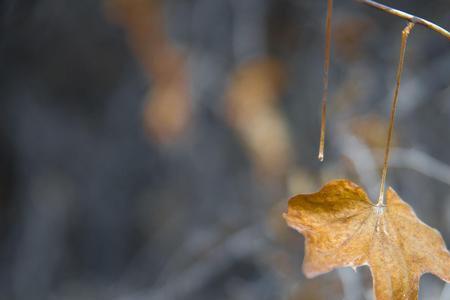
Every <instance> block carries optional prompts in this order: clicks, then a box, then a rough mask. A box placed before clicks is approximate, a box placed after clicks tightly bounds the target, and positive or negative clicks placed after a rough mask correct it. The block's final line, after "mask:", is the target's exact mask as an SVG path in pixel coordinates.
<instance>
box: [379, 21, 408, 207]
mask: <svg viewBox="0 0 450 300" xmlns="http://www.w3.org/2000/svg"><path fill="white" fill-rule="evenodd" d="M414 25H415V23H414V22H409V23H408V25H406V27H405V29H403V31H402V44H401V47H400V58H399V62H398V67H397V77H396V85H395V91H394V98H393V100H392V106H391V115H390V119H389V129H388V134H387V141H386V148H385V150H384V162H383V171H382V173H381V184H380V194H379V196H378V202H377V206H384V190H385V186H386V175H387V170H388V162H389V152H390V149H391V140H392V131H393V129H394V120H395V111H396V108H397V102H398V93H399V90H400V82H401V79H402V73H403V65H404V62H405V52H406V44H407V41H408V36H409V34H410V33H411V30H412V28H413V27H414Z"/></svg>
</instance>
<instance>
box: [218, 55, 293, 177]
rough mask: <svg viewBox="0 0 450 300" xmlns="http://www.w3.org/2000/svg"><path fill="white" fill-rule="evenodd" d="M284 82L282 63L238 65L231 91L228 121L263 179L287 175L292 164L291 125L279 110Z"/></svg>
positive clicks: (232, 78)
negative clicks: (278, 105)
mask: <svg viewBox="0 0 450 300" xmlns="http://www.w3.org/2000/svg"><path fill="white" fill-rule="evenodd" d="M284 82H285V77H284V74H283V68H282V66H281V64H280V63H279V62H278V61H275V60H272V59H268V58H265V59H259V60H253V61H249V62H246V63H244V64H241V65H240V66H238V68H237V69H236V70H235V72H234V73H233V74H232V77H231V82H230V85H229V87H228V90H227V120H228V122H229V124H230V125H231V126H232V127H233V128H234V129H235V130H236V131H237V133H238V135H239V137H240V138H241V140H242V143H243V144H244V146H245V148H246V149H247V152H248V155H249V157H250V159H251V160H252V161H253V164H254V167H255V169H256V171H257V173H258V174H259V175H261V176H262V177H268V178H277V177H280V176H282V175H285V174H286V171H287V168H288V166H289V164H290V162H291V155H292V146H291V140H290V136H289V132H288V126H287V124H286V121H285V118H284V116H283V115H282V113H281V112H280V110H279V109H278V108H277V102H278V100H279V96H280V93H281V90H282V87H283V84H284Z"/></svg>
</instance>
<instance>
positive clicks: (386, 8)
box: [357, 0, 450, 40]
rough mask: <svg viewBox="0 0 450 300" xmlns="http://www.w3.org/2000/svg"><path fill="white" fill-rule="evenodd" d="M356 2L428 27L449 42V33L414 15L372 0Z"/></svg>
mask: <svg viewBox="0 0 450 300" xmlns="http://www.w3.org/2000/svg"><path fill="white" fill-rule="evenodd" d="M357 1H358V2H361V3H363V4H366V5H369V6H371V7H374V8H377V9H380V10H382V11H385V12H387V13H390V14H392V15H395V16H397V17H400V18H402V19H405V20H407V21H409V22H411V23H414V24H420V25H423V26H425V27H428V28H429V29H431V30H434V31H436V32H437V33H439V34H441V35H443V36H445V37H446V38H447V39H449V40H450V32H449V31H447V30H445V29H444V28H442V27H441V26H438V25H436V24H434V23H433V22H430V21H428V20H425V19H423V18H420V17H417V16H415V15H412V14H409V13H406V12H403V11H401V10H398V9H395V8H392V7H389V6H386V5H384V4H381V3H378V2H375V1H372V0H357Z"/></svg>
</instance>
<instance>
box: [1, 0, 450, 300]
mask: <svg viewBox="0 0 450 300" xmlns="http://www.w3.org/2000/svg"><path fill="white" fill-rule="evenodd" d="M386 4H388V5H392V6H394V7H398V8H400V9H403V10H405V11H410V12H412V13H415V14H418V15H420V16H423V17H426V18H428V19H430V20H433V21H435V22H436V23H438V24H440V25H442V26H443V27H446V28H449V27H450V21H449V20H450V18H449V15H450V10H449V7H448V1H446V0H437V1H433V2H430V1H425V0H423V1H420V0H417V1H407V2H404V1H396V2H394V1H386ZM325 7H326V3H325V1H303V0H302V1H293V0H249V1H241V0H188V1H186V0H166V1H162V0H161V1H157V0H153V1H152V0H128V1H126V0H103V1H100V0H95V1H92V0H89V1H88V0H81V1H69V0H58V1H56V0H42V1H35V0H31V1H15V0H0V66H1V68H0V87H1V91H2V93H1V98H0V197H1V202H0V208H1V209H0V215H1V217H0V233H1V234H0V258H1V259H0V263H1V267H0V279H1V280H0V299H26V300H29V299H37V300H39V299H129V300H137V299H237V300H239V299H330V300H332V299H343V297H344V296H345V299H347V300H348V299H355V300H356V299H363V297H365V296H364V295H366V294H370V291H369V289H370V277H369V276H368V274H367V270H365V269H362V270H359V271H358V272H362V273H363V275H364V276H362V278H363V279H361V280H359V279H357V278H360V277H359V276H356V275H355V274H353V273H351V272H350V273H347V272H345V271H344V272H333V273H330V274H327V275H324V276H321V277H318V278H317V279H314V280H305V279H304V277H303V275H302V274H301V271H300V265H301V261H300V257H301V256H302V253H301V252H302V251H303V250H302V249H303V246H302V242H301V240H299V239H298V237H297V236H296V234H295V233H293V232H292V231H291V230H289V229H288V228H287V226H285V224H284V222H283V220H282V218H281V212H282V211H284V210H285V208H286V205H287V198H288V196H289V195H290V194H292V193H294V192H310V191H314V190H317V189H318V187H319V186H320V185H321V184H323V183H324V182H325V181H326V180H328V179H330V178H336V177H348V178H351V179H352V180H354V181H356V182H358V183H359V184H360V185H361V186H364V188H365V189H366V190H367V191H368V194H369V196H371V197H372V196H373V193H374V192H375V193H376V191H377V187H378V180H379V179H378V176H379V170H378V166H379V144H380V136H381V138H382V136H383V131H384V127H385V126H386V120H387V116H388V111H389V103H390V101H391V93H392V91H393V90H392V89H393V87H394V76H395V67H396V61H397V56H398V48H399V34H400V32H401V29H402V27H403V25H404V23H403V21H401V20H398V19H397V18H395V17H392V16H388V15H386V14H383V13H380V12H378V11H376V10H373V9H370V8H367V7H364V6H361V5H359V4H358V3H356V2H354V1H348V2H342V1H339V2H338V3H336V10H335V18H334V21H333V26H334V27H333V30H334V40H333V44H332V65H331V70H332V71H331V73H330V107H329V112H330V120H329V126H328V128H329V134H328V140H327V153H326V162H325V163H324V164H320V163H319V162H318V161H317V160H316V153H317V144H318V138H319V136H318V135H319V123H320V120H319V110H320V97H321V84H322V65H323V47H324V28H323V27H324V16H325ZM449 70H450V48H449V46H448V41H447V40H445V39H443V38H442V37H440V36H438V35H436V34H434V33H431V32H429V31H428V30H426V29H420V28H417V30H416V31H415V32H414V35H412V36H411V38H410V41H409V49H408V56H407V62H406V69H405V74H404V80H403V83H402V91H401V94H400V99H399V110H398V113H399V114H398V118H397V123H396V130H397V131H396V134H397V138H396V140H397V142H396V147H395V149H394V150H395V151H396V153H398V157H405V158H406V155H404V154H403V153H404V151H405V150H408V149H410V148H413V150H414V152H407V153H408V155H410V154H412V155H413V156H412V159H410V160H404V161H402V162H403V163H402V164H399V165H397V166H395V163H393V168H392V171H391V173H390V177H389V181H390V182H389V184H390V185H392V186H394V187H395V189H396V190H397V191H398V192H399V194H401V195H402V197H404V198H405V199H408V202H409V203H410V204H411V205H412V206H413V207H414V208H415V210H416V212H417V214H418V216H419V217H420V218H421V219H423V220H424V221H425V222H426V223H427V224H430V225H431V226H432V227H436V228H439V229H444V230H443V234H444V238H445V239H446V241H447V243H448V241H449V238H450V232H449V231H448V230H445V228H447V227H448V226H447V225H448V224H449V222H450V219H449V216H450V213H449V209H450V205H449V204H448V202H449V199H450V198H449V196H448V195H449V186H448V183H445V182H446V181H445V178H446V176H447V175H446V174H447V173H448V172H447V171H446V170H448V168H447V167H448V164H450V154H449V153H448V151H447V145H449V144H450V138H449V136H448V134H447V128H449V127H450V122H449V120H450V118H449V117H448V114H449V111H450V110H449V101H448V100H449V97H450V86H449V80H448V79H449V78H450V76H449ZM366 116H367V118H366ZM402 151H403V152H402ZM418 153H419V154H418ZM408 157H409V156H408ZM424 157H425V158H426V159H431V160H432V161H433V162H435V163H436V162H437V163H436V164H437V165H438V166H439V167H440V168H439V170H438V169H437V168H435V167H432V168H430V167H429V166H430V164H428V163H425V164H423V163H422V164H420V162H423V161H424V160H423V158H424ZM394 160H395V157H393V161H394ZM425 161H426V162H427V161H430V160H425ZM417 162H419V164H418V163H417ZM436 170H438V172H436ZM442 177H444V178H443V180H439V179H442ZM436 178H437V179H436ZM421 284H422V286H423V288H422V289H421V293H423V294H422V296H423V298H424V299H439V297H440V295H441V293H442V291H443V290H442V283H441V282H440V281H439V280H437V279H436V278H433V277H424V278H423V280H422V281H421ZM324 286H326V287H327V288H326V289H324V288H322V287H324Z"/></svg>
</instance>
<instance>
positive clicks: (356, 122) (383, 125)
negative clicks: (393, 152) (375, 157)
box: [350, 115, 398, 150]
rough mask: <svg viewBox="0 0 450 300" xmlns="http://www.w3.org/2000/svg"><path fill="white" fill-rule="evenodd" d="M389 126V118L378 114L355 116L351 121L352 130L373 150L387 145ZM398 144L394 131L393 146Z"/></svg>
mask: <svg viewBox="0 0 450 300" xmlns="http://www.w3.org/2000/svg"><path fill="white" fill-rule="evenodd" d="M388 128H389V122H388V120H386V119H384V118H381V117H380V116H378V115H366V116H362V117H358V118H354V119H353V120H352V121H351V122H350V130H351V132H352V133H353V134H354V135H355V136H356V137H357V138H358V139H359V140H361V141H363V142H364V143H365V144H366V145H367V146H368V147H369V148H370V149H373V150H379V149H383V148H384V147H385V146H386V132H387V131H388ZM397 144H398V139H397V136H396V135H395V132H394V133H393V136H392V146H396V145H397Z"/></svg>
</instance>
